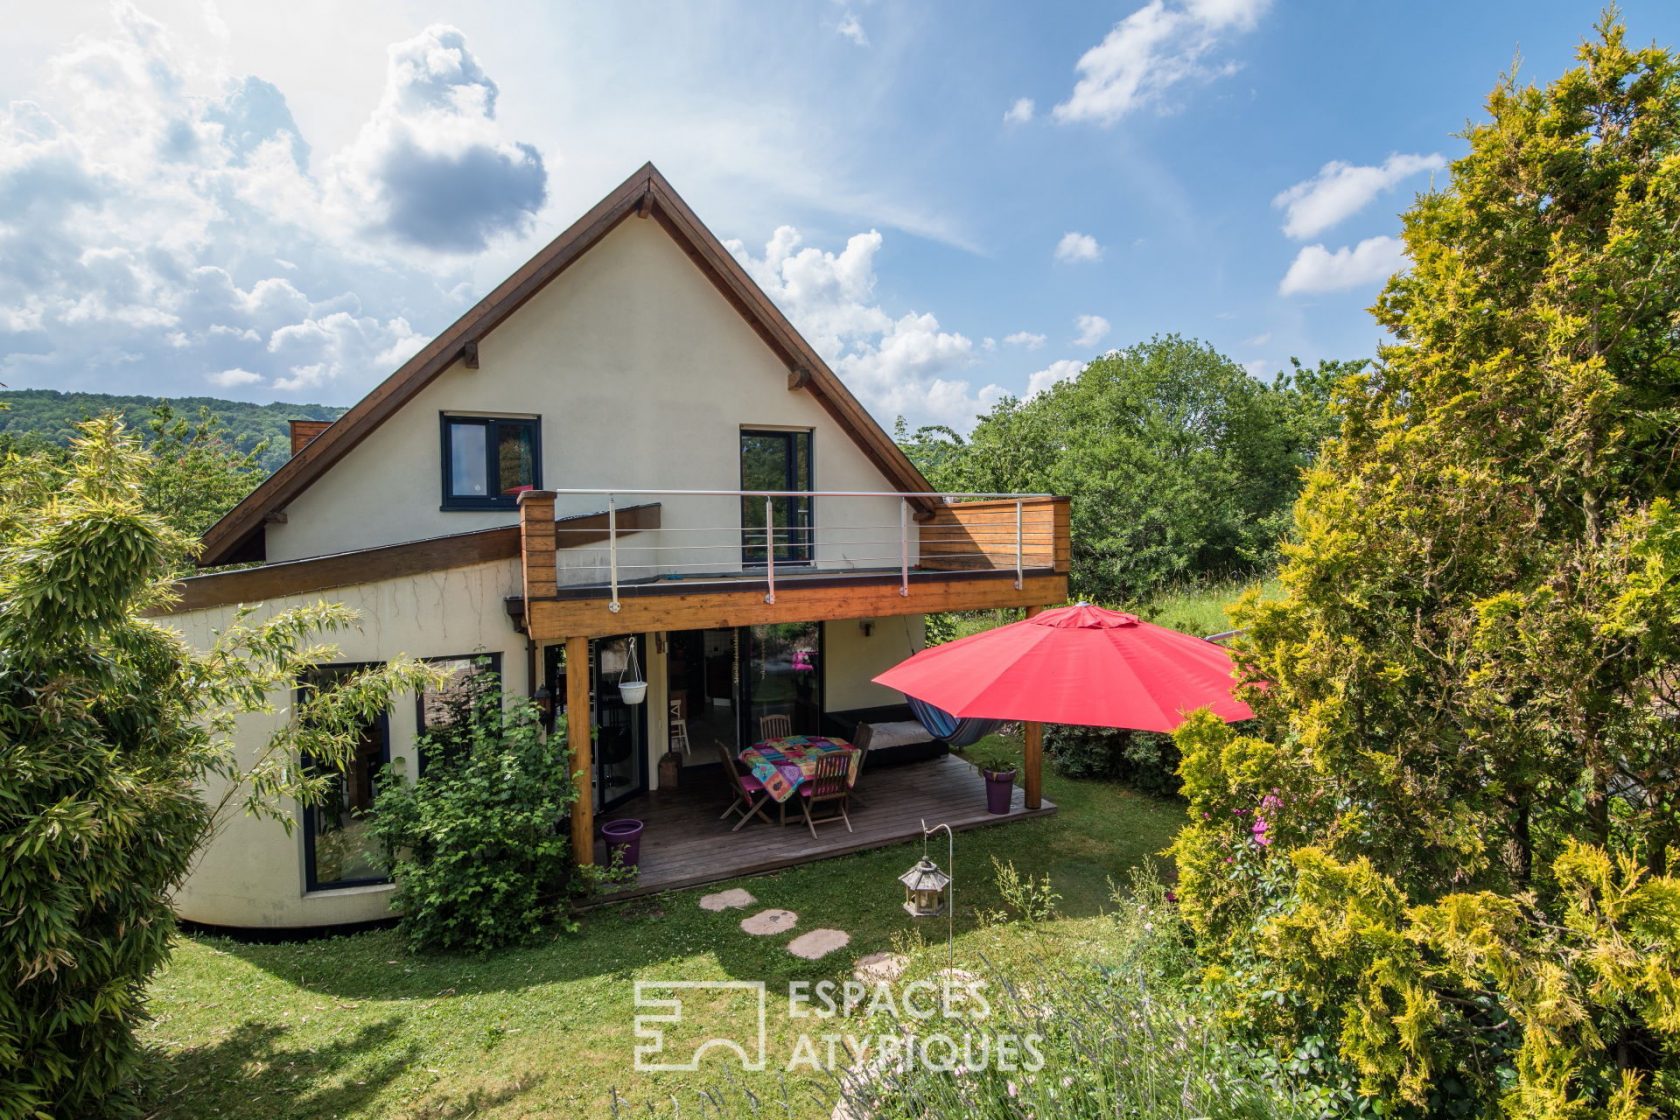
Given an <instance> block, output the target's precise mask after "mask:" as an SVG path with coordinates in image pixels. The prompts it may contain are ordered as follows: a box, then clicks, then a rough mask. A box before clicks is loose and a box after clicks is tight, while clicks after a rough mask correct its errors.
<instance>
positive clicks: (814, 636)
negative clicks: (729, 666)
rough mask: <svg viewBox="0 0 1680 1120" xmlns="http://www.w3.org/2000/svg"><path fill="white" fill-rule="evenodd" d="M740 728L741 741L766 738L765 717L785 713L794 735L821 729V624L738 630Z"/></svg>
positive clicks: (819, 732) (813, 732) (803, 623)
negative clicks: (741, 719)
mask: <svg viewBox="0 0 1680 1120" xmlns="http://www.w3.org/2000/svg"><path fill="white" fill-rule="evenodd" d="M740 644H741V691H742V693H743V694H744V697H745V699H744V701H743V703H742V706H741V708H742V717H743V720H744V723H743V726H742V729H741V741H742V742H743V743H756V742H757V741H759V740H760V739H763V738H767V737H768V736H767V735H766V734H765V732H766V731H767V730H770V729H772V728H773V726H774V724H773V723H772V724H770V725H767V724H766V723H765V722H764V719H765V717H766V716H786V717H787V726H788V730H789V731H790V732H791V733H792V734H794V735H818V734H821V732H822V715H823V651H822V623H820V622H783V623H775V624H773V625H768V626H748V627H745V628H743V629H742V630H741V638H740Z"/></svg>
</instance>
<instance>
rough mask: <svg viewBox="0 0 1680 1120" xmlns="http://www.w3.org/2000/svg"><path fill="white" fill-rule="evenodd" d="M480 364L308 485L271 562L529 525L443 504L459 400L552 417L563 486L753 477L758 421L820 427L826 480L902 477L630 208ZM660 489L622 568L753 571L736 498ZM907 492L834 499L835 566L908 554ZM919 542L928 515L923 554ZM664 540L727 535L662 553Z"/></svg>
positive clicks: (707, 484) (494, 342) (830, 521)
mask: <svg viewBox="0 0 1680 1120" xmlns="http://www.w3.org/2000/svg"><path fill="white" fill-rule="evenodd" d="M479 363H480V368H479V369H477V370H469V369H467V368H466V367H465V366H462V365H460V364H459V363H457V364H456V365H455V366H452V367H451V368H450V369H449V370H447V371H445V372H444V373H443V374H441V375H440V376H439V377H438V378H437V380H436V381H434V382H433V383H432V384H431V385H429V386H427V388H426V389H424V390H423V391H421V392H420V393H419V394H418V395H417V396H416V397H415V398H414V399H413V400H411V401H409V402H408V403H407V404H406V405H405V406H404V407H403V408H402V409H401V410H399V411H398V412H397V414H396V415H394V416H392V417H391V418H390V419H388V420H387V421H385V423H384V424H382V425H381V426H380V427H379V428H378V429H376V430H375V431H374V432H373V433H372V434H371V435H369V436H368V437H367V438H366V439H365V440H363V441H362V443H361V444H360V445H358V446H357V447H356V448H355V449H354V450H352V451H351V452H350V453H349V454H348V455H346V456H345V457H344V458H343V459H342V460H340V461H339V462H338V463H337V464H335V465H334V466H333V467H332V468H331V469H330V470H328V471H327V472H326V473H325V474H324V475H323V476H322V477H321V478H320V479H318V480H317V481H316V482H315V483H314V484H313V485H312V486H310V487H309V488H308V489H307V490H305V491H304V492H303V493H302V494H301V495H299V496H298V497H297V498H296V499H295V500H293V502H292V503H291V505H290V506H289V507H288V508H287V510H286V514H287V520H286V522H285V523H283V524H272V525H269V526H268V528H267V547H268V558H269V560H271V561H275V560H291V559H297V558H300V557H306V556H317V555H322V554H325V553H331V552H342V551H345V550H347V549H352V548H363V547H369V546H374V545H381V544H390V543H394V542H398V541H408V540H420V539H424V538H426V537H435V536H442V535H445V534H449V533H459V532H464V531H467V530H470V529H481V528H486V527H489V526H494V525H506V524H513V523H514V522H515V521H516V520H517V513H516V512H514V511H512V510H508V511H495V512H483V511H480V512H460V511H447V512H446V511H443V510H441V509H440V508H439V506H440V504H441V502H442V481H441V480H442V475H441V463H440V456H441V444H440V434H439V415H440V413H444V412H478V413H486V414H493V415H509V416H517V415H531V414H536V415H540V416H541V417H542V483H543V485H544V487H546V488H548V489H566V488H591V489H595V488H601V489H605V488H609V487H620V488H624V489H658V488H660V487H668V488H675V489H705V490H733V489H738V488H739V487H740V485H741V461H740V436H739V433H740V430H741V429H742V428H743V427H763V428H809V429H811V430H812V432H813V435H812V459H813V472H812V473H813V483H814V485H813V489H816V490H866V491H883V490H894V489H897V487H896V486H895V485H894V484H893V483H891V482H889V481H888V480H887V479H886V478H885V477H883V476H882V474H881V473H880V471H878V470H877V469H876V468H875V467H874V465H873V464H872V463H870V462H869V460H868V459H867V458H866V457H865V456H864V454H863V452H862V451H861V450H860V449H859V448H858V446H857V444H856V443H855V442H854V441H853V439H852V438H851V436H849V435H848V434H847V433H845V432H844V431H843V430H842V429H841V428H840V426H839V425H838V424H836V423H835V422H834V420H833V419H832V418H831V417H830V416H829V415H828V413H826V412H825V411H823V409H822V406H821V405H820V404H819V403H818V402H817V400H816V398H814V397H813V396H812V395H811V394H810V393H809V392H807V391H804V390H793V391H790V390H789V389H788V388H787V376H788V371H787V368H786V366H785V365H784V364H783V363H782V361H781V360H780V359H779V358H778V357H777V356H776V354H775V353H774V352H773V351H772V350H771V349H770V348H769V347H768V346H766V345H765V343H764V342H763V340H762V339H760V338H759V336H758V335H757V334H756V333H754V331H753V329H752V328H751V327H750V326H749V325H748V324H747V322H746V321H745V320H744V319H743V318H742V317H741V316H740V314H739V313H738V312H737V311H736V310H735V309H734V308H733V307H731V306H730V304H729V303H728V302H727V301H726V300H725V299H724V298H723V296H722V295H721V294H720V293H719V292H718V291H717V289H716V288H715V287H714V286H713V285H712V283H711V282H710V281H709V280H708V279H707V278H706V277H705V276H704V275H702V273H701V272H700V270H699V269H698V268H697V267H696V266H695V265H694V263H693V262H692V261H690V260H689V259H688V257H687V256H685V255H684V254H683V252H682V250H681V249H680V248H678V246H677V245H676V243H675V242H674V241H672V240H671V238H670V236H669V235H668V234H666V233H665V232H664V230H663V229H662V228H661V227H660V226H659V225H658V224H657V223H656V222H653V221H650V220H640V219H635V218H630V219H626V220H625V221H624V222H623V223H621V224H620V225H619V227H618V228H617V229H615V230H614V231H613V232H612V233H610V234H608V235H607V237H606V238H604V239H603V240H602V241H601V242H600V243H599V244H597V245H596V246H595V247H594V248H593V249H591V250H590V251H589V252H588V253H585V254H584V255H583V257H582V258H580V259H579V260H578V261H577V262H575V263H574V264H573V265H572V266H571V267H570V268H568V269H567V270H566V271H565V272H563V273H562V274H561V275H560V276H559V278H557V279H556V280H555V281H553V282H552V283H550V284H549V285H548V286H547V287H546V288H544V289H543V290H542V291H541V292H540V293H538V294H537V295H536V296H535V297H534V298H533V299H532V300H531V301H530V302H529V303H527V304H526V305H525V306H524V307H522V308H521V309H520V310H519V311H517V312H515V313H514V314H513V315H512V316H511V317H510V318H509V319H508V320H507V321H505V322H504V323H502V324H501V326H499V327H497V328H496V329H495V330H493V331H491V332H490V334H489V335H488V336H486V337H485V338H484V339H483V341H482V342H481V343H480V345H479ZM650 500H651V501H659V502H661V504H662V506H663V508H662V511H661V517H662V529H661V530H660V531H658V532H649V533H643V534H640V535H638V536H636V537H631V538H627V540H626V542H625V546H624V547H623V548H622V549H621V551H620V566H621V574H622V578H625V579H631V578H636V577H638V576H640V577H646V576H649V575H651V574H652V572H651V571H650V570H649V569H648V568H645V567H638V565H648V564H652V563H655V562H656V561H658V562H662V563H664V564H667V565H669V564H678V565H685V567H684V568H683V569H682V570H686V571H689V572H691V573H693V572H698V571H700V570H703V569H704V570H710V571H725V570H731V569H738V567H739V564H740V553H739V540H740V534H739V527H740V523H741V515H740V506H739V500H738V499H735V498H729V497H713V498H687V499H684V498H671V497H665V498H654V499H649V498H635V497H625V498H623V499H621V504H625V505H630V504H636V503H638V502H643V501H650ZM900 504H901V503H899V502H898V501H897V500H895V499H890V498H888V499H823V500H819V502H818V508H817V509H816V511H815V521H816V526H817V554H818V555H817V560H818V564H819V566H825V567H827V566H835V567H845V566H848V565H850V566H863V567H879V566H887V567H892V566H896V565H897V562H898V525H899V513H898V510H899V506H900ZM602 508H604V503H603V500H602V499H601V498H599V497H594V496H588V497H580V496H566V495H562V496H561V497H560V500H559V502H558V507H557V512H558V514H559V515H560V516H565V515H566V514H567V513H589V512H595V511H598V510H600V509H602ZM697 528H704V529H706V530H708V531H706V532H694V531H692V530H694V529H697ZM866 541H867V542H869V543H865V542H866ZM914 544H915V532H914V522H912V523H911V561H912V562H914V560H915V548H914ZM650 545H666V546H679V545H691V546H692V545H708V546H722V547H711V548H707V549H699V548H691V549H690V550H689V551H688V552H687V553H686V554H677V553H672V552H662V553H660V554H657V555H656V554H652V553H649V552H647V551H646V548H647V546H650ZM637 546H640V547H637ZM883 560H885V563H884V564H883ZM558 563H559V566H560V569H561V575H560V579H561V582H563V583H595V582H605V580H606V570H605V565H606V559H605V549H604V548H587V549H577V550H571V551H567V550H564V549H562V551H561V553H560V555H559V557H558Z"/></svg>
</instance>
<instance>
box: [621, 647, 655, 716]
mask: <svg viewBox="0 0 1680 1120" xmlns="http://www.w3.org/2000/svg"><path fill="white" fill-rule="evenodd" d="M641 678H642V667H641V664H640V663H639V662H638V661H637V660H636V639H635V638H631V639H630V660H629V662H628V663H626V665H625V666H624V671H623V672H621V673H619V674H618V696H619V699H621V700H623V701H624V702H625V703H626V704H628V705H630V706H631V707H634V706H635V705H637V704H640V703H641V702H642V701H643V700H646V699H647V686H648V682H646V681H644V680H642V679H641Z"/></svg>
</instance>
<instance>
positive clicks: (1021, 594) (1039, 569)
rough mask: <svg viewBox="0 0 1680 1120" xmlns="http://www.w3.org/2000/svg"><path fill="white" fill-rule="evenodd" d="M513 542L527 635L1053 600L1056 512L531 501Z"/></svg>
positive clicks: (1059, 546)
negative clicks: (517, 556)
mask: <svg viewBox="0 0 1680 1120" xmlns="http://www.w3.org/2000/svg"><path fill="white" fill-rule="evenodd" d="M584 511H587V512H584ZM520 541H521V549H520V552H521V562H522V565H523V578H524V592H525V594H524V617H525V621H526V625H527V627H528V632H529V633H530V634H531V636H532V637H535V638H539V639H557V638H569V637H599V636H603V635H608V634H622V633H636V632H642V631H649V630H672V629H693V628H706V627H727V626H745V625H756V624H759V623H765V622H780V621H794V620H811V619H838V618H869V617H880V616H886V615H896V614H925V613H929V612H932V611H949V610H973V609H980V608H987V607H1026V606H1042V605H1045V604H1047V603H1056V602H1061V601H1062V600H1063V599H1065V598H1066V597H1067V571H1068V561H1069V543H1068V503H1067V499H1065V498H1057V497H1054V496H1051V495H1046V494H962V493H951V494H946V493H901V492H892V491H825V490H798V491H791V490H790V491H763V490H640V489H625V490H594V489H590V490H585V489H576V490H544V491H533V492H531V493H528V494H526V495H524V496H523V497H522V499H521V501H520Z"/></svg>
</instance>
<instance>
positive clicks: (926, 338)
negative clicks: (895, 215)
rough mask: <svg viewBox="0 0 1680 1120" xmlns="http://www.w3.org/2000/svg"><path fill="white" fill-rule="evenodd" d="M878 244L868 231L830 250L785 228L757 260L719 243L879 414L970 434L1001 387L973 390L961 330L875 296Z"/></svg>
mask: <svg viewBox="0 0 1680 1120" xmlns="http://www.w3.org/2000/svg"><path fill="white" fill-rule="evenodd" d="M882 242H883V238H882V236H881V234H880V232H879V231H877V230H870V231H869V232H868V233H859V234H854V235H853V236H852V237H851V238H850V239H849V240H848V241H847V242H846V247H845V248H844V249H843V250H841V251H840V252H838V253H832V252H828V251H825V250H822V249H818V248H815V247H813V246H808V245H804V244H803V238H802V237H801V235H800V233H799V231H798V230H797V229H794V228H793V227H792V226H782V227H781V228H779V229H777V230H776V232H775V233H774V234H772V235H771V237H770V240H769V241H768V242H767V243H766V244H765V246H764V255H763V256H761V257H755V256H753V255H752V254H751V253H750V252H749V251H748V250H747V249H746V247H745V246H744V245H743V244H742V243H741V242H739V241H729V242H725V244H726V245H727V246H728V248H729V251H730V252H731V253H733V254H734V255H735V258H736V259H737V260H739V261H740V262H741V264H742V266H743V267H744V268H746V270H747V272H748V274H750V275H751V276H752V278H753V279H754V280H755V281H756V282H757V283H758V285H759V286H760V287H762V288H763V289H764V290H765V292H766V293H767V294H768V295H769V296H770V298H771V299H773V300H775V301H776V304H777V306H779V307H780V308H781V309H782V310H783V311H784V312H786V313H787V316H788V318H789V319H791V320H792V321H793V324H794V326H796V327H798V328H799V330H800V333H802V334H803V335H804V336H805V338H806V339H807V341H809V342H810V343H811V345H812V346H813V347H815V348H816V350H817V352H818V353H819V354H821V355H822V356H823V358H824V360H826V361H827V362H828V363H829V364H830V365H831V366H833V367H834V370H835V372H837V373H838V374H839V375H840V376H841V378H842V379H843V380H844V381H845V382H846V385H847V387H848V388H850V389H851V390H852V391H853V392H855V393H856V394H857V395H858V396H859V397H860V398H861V399H862V400H863V403H864V404H865V406H867V407H868V408H869V409H870V411H871V412H873V413H874V414H875V416H876V417H877V418H878V419H884V420H886V421H888V422H889V423H890V421H891V420H892V418H894V417H897V416H903V417H905V418H906V419H907V420H909V421H910V422H911V423H912V424H913V425H919V424H949V425H951V426H952V427H954V428H959V429H961V430H964V431H966V430H967V429H969V428H970V427H972V426H973V424H974V420H975V417H976V416H977V415H978V414H979V413H980V412H982V411H984V410H985V409H986V408H987V407H989V405H990V402H992V401H995V400H996V399H998V398H999V397H1000V396H1001V395H1002V393H1003V390H1002V389H1000V388H999V387H997V386H995V385H988V386H984V387H982V388H981V389H979V390H978V391H976V390H975V389H974V388H973V386H972V384H971V383H970V382H969V381H968V380H967V379H966V378H963V377H962V376H960V373H961V371H962V370H963V369H965V368H966V367H968V366H970V365H972V364H973V362H974V361H975V351H976V347H975V344H974V342H973V340H971V339H970V338H968V337H967V336H966V335H963V334H960V333H958V332H956V331H949V330H946V329H944V327H942V326H941V325H940V322H939V319H938V318H937V317H936V316H934V315H933V314H931V313H928V312H915V311H911V312H908V313H905V314H902V315H898V316H894V315H892V314H889V313H888V312H887V311H886V310H885V309H884V308H883V307H881V306H880V304H879V303H877V302H876V300H875V254H876V253H877V252H879V251H880V248H881V245H882Z"/></svg>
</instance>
